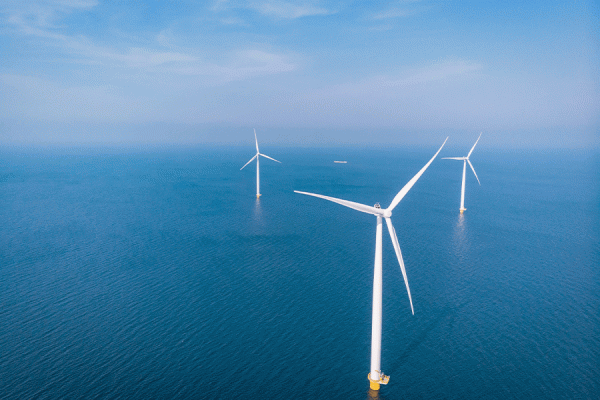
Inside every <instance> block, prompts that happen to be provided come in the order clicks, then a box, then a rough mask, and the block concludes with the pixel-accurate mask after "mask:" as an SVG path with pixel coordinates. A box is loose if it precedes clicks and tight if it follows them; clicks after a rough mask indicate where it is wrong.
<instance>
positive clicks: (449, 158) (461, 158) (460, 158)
mask: <svg viewBox="0 0 600 400" xmlns="http://www.w3.org/2000/svg"><path fill="white" fill-rule="evenodd" d="M464 159H465V158H464V157H442V160H460V161H462V160H464Z"/></svg>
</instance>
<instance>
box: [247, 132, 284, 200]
mask: <svg viewBox="0 0 600 400" xmlns="http://www.w3.org/2000/svg"><path fill="white" fill-rule="evenodd" d="M254 141H255V143H256V155H255V156H254V157H252V158H251V159H250V161H248V162H247V163H246V164H244V166H243V167H242V168H240V171H241V170H243V169H244V168H245V167H246V165H248V164H250V163H251V162H252V160H254V159H255V158H256V198H259V197H260V171H259V166H258V164H259V158H260V157H259V156H262V157H265V158H268V159H269V160H273V161H277V160H276V159H274V158H271V157H269V156H267V155H264V154H261V153H260V151H258V140H257V139H256V129H255V130H254ZM277 162H278V163H280V164H281V161H277Z"/></svg>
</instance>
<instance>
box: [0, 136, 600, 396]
mask: <svg viewBox="0 0 600 400" xmlns="http://www.w3.org/2000/svg"><path fill="white" fill-rule="evenodd" d="M263 151H265V152H266V154H269V155H270V156H272V157H274V158H276V159H278V160H280V161H282V164H276V163H274V162H271V161H269V160H262V162H261V192H262V194H263V196H262V197H261V198H260V200H256V198H255V169H254V167H253V166H249V167H246V168H245V169H244V170H243V171H240V170H239V169H240V167H241V166H242V165H243V164H244V163H245V162H246V161H247V160H248V159H249V158H250V157H251V156H252V155H253V150H252V148H251V147H250V148H248V149H246V148H233V149H231V148H217V147H212V148H194V149H178V148H167V149H160V148H153V149H95V150H94V149H52V150H41V149H9V148H4V149H2V150H1V151H0V203H1V204H2V206H1V207H0V398H1V399H25V398H27V399H58V398H64V399H76V398H81V399H309V398H312V399H367V398H369V396H370V395H372V394H369V393H368V381H367V373H368V372H369V360H370V334H371V300H372V298H371V296H372V279H373V259H374V247H375V227H376V224H375V222H376V220H375V217H373V216H371V215H366V214H362V213H359V212H357V211H354V210H351V209H348V208H345V207H342V206H340V205H337V204H333V203H330V202H327V201H324V200H320V199H316V198H312V197H308V196H302V195H299V194H295V193H293V190H303V191H308V192H315V193H321V194H325V195H330V196H334V197H340V198H344V199H348V200H352V201H356V202H360V203H364V204H370V205H372V204H374V203H375V202H380V203H381V204H382V206H383V207H387V205H388V204H389V203H390V202H391V200H392V199H393V197H394V196H395V194H396V193H397V192H398V191H399V190H400V189H401V188H402V186H404V184H405V183H406V182H407V181H408V180H409V179H410V178H411V177H412V176H413V175H414V174H415V173H416V172H417V171H418V170H419V169H420V168H421V167H422V166H423V165H424V164H425V163H426V162H427V161H428V160H429V159H430V158H431V156H432V155H433V154H434V153H435V151H436V148H427V149H414V148H396V149H394V148H389V149H372V148H370V149H351V148H337V149H336V148H333V149H332V148H329V149H305V148H300V149H298V148H277V147H272V148H268V147H265V149H263ZM444 156H456V154H454V153H453V152H452V151H451V150H448V149H444V150H442V153H441V154H440V157H444ZM339 159H343V160H347V161H348V164H334V163H333V160H339ZM471 160H472V162H473V164H474V166H475V168H476V170H477V173H478V175H479V178H480V179H481V186H479V185H478V184H477V181H476V180H475V178H474V177H473V175H472V174H470V172H469V171H467V172H468V175H467V186H466V200H465V206H466V208H467V211H466V212H465V213H464V214H463V215H462V216H461V215H460V214H459V212H458V211H459V210H458V209H459V203H460V180H461V173H462V164H461V163H459V162H456V161H447V160H441V159H436V160H435V161H434V162H433V164H432V165H431V167H430V168H429V169H428V170H427V171H426V172H425V174H424V175H423V177H422V178H421V179H420V180H419V181H418V182H417V184H416V185H415V186H414V187H413V189H412V190H411V191H410V192H409V194H408V195H407V196H406V197H405V198H404V199H403V200H402V202H401V203H400V204H399V205H398V207H397V208H396V209H395V210H394V214H393V216H392V220H393V223H394V226H395V228H396V231H397V234H398V239H399V242H400V246H401V248H402V252H403V256H404V261H405V263H406V268H407V274H408V279H409V283H410V287H411V292H412V296H413V302H414V306H415V315H414V316H413V315H411V312H410V306H409V302H408V297H407V294H406V290H405V288H404V283H403V281H402V275H401V273H400V269H399V267H398V263H397V261H396V259H395V254H394V251H393V248H392V245H391V242H390V240H389V237H388V235H387V232H385V230H384V239H383V279H384V281H383V285H384V287H383V343H382V369H383V371H384V372H385V373H386V374H387V375H390V377H391V379H390V383H389V385H387V386H383V387H382V389H381V391H380V393H379V398H380V399H400V398H408V399H410V398H414V399H482V398H486V399H524V398H530V399H533V398H535V399H560V398H565V399H567V398H568V399H596V398H599V397H600V363H599V362H598V360H600V180H599V179H598V177H599V171H600V168H599V166H600V157H599V155H598V153H597V152H596V153H594V152H584V151H560V152H535V151H506V150H505V151H498V150H491V149H485V148H478V149H477V151H476V152H475V153H474V154H473V156H472V157H471Z"/></svg>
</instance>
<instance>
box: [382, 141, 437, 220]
mask: <svg viewBox="0 0 600 400" xmlns="http://www.w3.org/2000/svg"><path fill="white" fill-rule="evenodd" d="M447 141H448V138H446V140H444V143H443V144H442V147H444V145H445V144H446V142H447ZM442 147H440V149H439V150H438V151H437V153H435V154H434V155H433V157H431V160H429V162H428V163H427V164H425V166H424V167H423V168H421V170H420V171H419V172H418V173H417V174H416V175H415V176H414V177H413V178H412V179H411V180H410V181H408V183H407V184H406V185H404V187H403V188H402V190H400V191H399V192H398V194H397V195H396V197H394V200H392V204H390V206H389V207H388V208H387V209H388V210H389V211H392V210H393V209H394V207H396V206H397V205H398V203H400V200H402V198H403V197H404V196H406V193H408V191H409V190H410V189H411V188H412V187H413V185H414V184H415V183H416V182H417V180H418V179H419V178H420V177H421V175H423V172H425V170H426V169H427V167H429V165H430V164H431V163H432V162H433V160H434V159H435V157H437V155H438V154H439V152H440V151H441V150H442Z"/></svg>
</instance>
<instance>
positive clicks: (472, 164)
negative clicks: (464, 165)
mask: <svg viewBox="0 0 600 400" xmlns="http://www.w3.org/2000/svg"><path fill="white" fill-rule="evenodd" d="M467 162H468V163H469V166H471V169H472V170H473V173H474V174H475V178H477V182H479V178H478V177H477V172H475V168H473V164H471V161H469V159H467ZM479 186H481V182H479Z"/></svg>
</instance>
